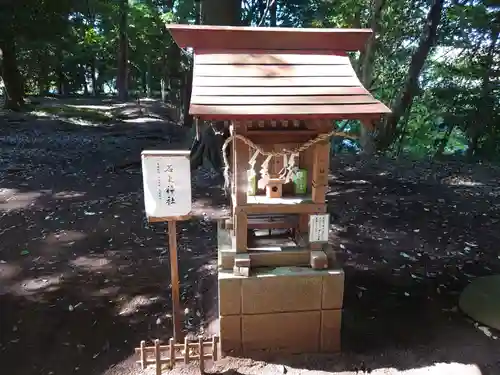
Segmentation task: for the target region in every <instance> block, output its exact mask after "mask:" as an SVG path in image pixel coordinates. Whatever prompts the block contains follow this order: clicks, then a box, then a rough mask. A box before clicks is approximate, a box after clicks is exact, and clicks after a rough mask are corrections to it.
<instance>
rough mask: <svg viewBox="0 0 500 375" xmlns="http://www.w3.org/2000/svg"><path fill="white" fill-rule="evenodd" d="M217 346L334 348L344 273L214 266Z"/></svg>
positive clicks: (236, 349)
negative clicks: (237, 271)
mask: <svg viewBox="0 0 500 375" xmlns="http://www.w3.org/2000/svg"><path fill="white" fill-rule="evenodd" d="M218 286H219V317H220V321H219V322H220V340H221V341H220V342H221V349H222V351H223V352H225V353H226V354H235V353H238V354H240V353H242V354H244V353H251V352H255V351H268V352H286V353H304V352H306V353H307V352H309V353H314V352H336V351H339V350H340V331H341V322H342V300H343V291H344V272H343V271H342V270H341V269H333V270H332V269H330V270H313V269H311V268H309V267H278V268H274V269H257V270H255V272H253V273H252V275H251V276H250V277H240V276H234V275H233V273H232V272H231V271H224V270H220V271H219V284H218Z"/></svg>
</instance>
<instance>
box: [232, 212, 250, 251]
mask: <svg viewBox="0 0 500 375" xmlns="http://www.w3.org/2000/svg"><path fill="white" fill-rule="evenodd" d="M234 224H235V225H234V231H235V236H236V251H237V252H238V253H243V252H246V251H247V248H248V219H247V214H246V213H245V212H243V211H242V212H238V213H236V214H235V215H234Z"/></svg>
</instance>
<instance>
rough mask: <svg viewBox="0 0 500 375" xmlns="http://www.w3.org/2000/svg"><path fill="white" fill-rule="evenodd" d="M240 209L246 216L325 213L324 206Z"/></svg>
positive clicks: (258, 206) (252, 205)
mask: <svg viewBox="0 0 500 375" xmlns="http://www.w3.org/2000/svg"><path fill="white" fill-rule="evenodd" d="M241 209H242V210H244V211H245V212H246V213H247V214H271V213H275V214H302V213H304V214H305V213H309V214H313V213H324V212H326V204H315V203H301V204H251V205H246V206H241Z"/></svg>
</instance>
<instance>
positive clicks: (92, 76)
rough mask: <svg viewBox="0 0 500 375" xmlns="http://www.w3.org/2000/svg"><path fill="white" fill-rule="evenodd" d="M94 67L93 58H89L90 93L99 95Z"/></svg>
mask: <svg viewBox="0 0 500 375" xmlns="http://www.w3.org/2000/svg"><path fill="white" fill-rule="evenodd" d="M95 75H96V69H95V58H92V59H91V60H90V80H91V82H92V95H94V96H98V95H99V88H98V87H97V78H96V76H95Z"/></svg>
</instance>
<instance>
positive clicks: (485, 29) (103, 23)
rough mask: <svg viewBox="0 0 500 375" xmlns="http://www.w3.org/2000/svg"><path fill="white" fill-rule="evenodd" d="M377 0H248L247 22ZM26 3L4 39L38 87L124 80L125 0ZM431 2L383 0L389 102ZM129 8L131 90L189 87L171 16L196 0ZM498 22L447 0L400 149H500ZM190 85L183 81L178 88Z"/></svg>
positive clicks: (358, 8)
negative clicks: (120, 71) (120, 70)
mask: <svg viewBox="0 0 500 375" xmlns="http://www.w3.org/2000/svg"><path fill="white" fill-rule="evenodd" d="M375 3H376V2H375V0H329V1H325V0H275V1H267V0H244V1H243V3H242V5H243V6H242V9H243V11H242V19H243V23H244V24H249V25H257V24H261V25H262V26H266V25H271V23H272V22H274V21H272V20H271V18H272V17H271V15H270V12H269V11H266V6H268V5H269V4H273V5H275V6H276V12H275V13H276V14H275V19H276V24H277V25H278V26H290V27H359V28H365V27H371V24H372V21H373V20H372V18H373V14H374V6H375ZM3 4H5V5H3ZM23 4H24V6H23V7H19V6H14V2H13V1H12V2H11V3H9V2H8V1H7V2H6V1H4V2H3V3H2V5H0V48H1V45H2V44H1V43H2V38H4V39H5V38H6V37H10V38H14V39H15V44H16V47H17V56H16V57H17V64H18V67H19V71H20V72H21V75H22V77H23V82H24V84H25V86H26V90H27V91H28V92H32V93H45V92H46V91H49V90H51V91H56V90H59V91H62V92H64V93H66V94H67V93H78V92H79V93H82V92H83V93H86V92H88V93H89V94H100V93H103V92H104V91H109V90H110V89H111V90H113V89H114V87H115V79H116V75H117V55H118V32H119V30H118V24H119V20H120V6H119V1H117V0H78V1H77V0H58V1H51V0H25V1H24V3H23ZM428 10H429V2H428V1H424V0H391V1H389V0H385V1H384V2H383V5H382V10H381V14H380V19H379V20H377V22H378V24H379V30H378V32H377V36H376V41H375V44H374V51H375V52H374V56H373V57H374V58H373V74H372V76H373V81H372V82H371V83H370V84H369V86H370V87H368V88H369V89H370V90H371V91H372V93H373V94H374V96H375V97H377V98H379V99H380V100H382V101H383V102H384V103H386V104H387V105H389V106H391V105H392V104H393V103H394V101H395V99H396V98H397V95H398V93H399V92H400V90H401V88H402V87H403V85H404V83H405V81H406V80H407V78H408V77H407V74H408V67H409V65H410V61H411V59H412V56H413V54H414V52H415V50H416V49H417V46H418V44H419V43H420V39H421V35H422V31H423V30H424V26H425V22H426V15H427V12H428ZM127 16H128V18H127V23H128V27H127V34H128V45H129V48H128V62H129V78H130V85H129V86H130V89H131V90H133V91H136V92H144V93H146V91H151V90H152V91H153V92H158V91H159V90H160V81H162V80H163V81H165V79H167V84H166V85H167V87H169V88H170V90H171V91H172V93H174V92H177V91H179V84H178V82H183V81H184V80H185V79H186V78H185V77H184V74H185V72H186V71H187V68H186V67H187V61H188V60H187V59H186V56H185V54H183V53H181V52H179V50H178V49H177V48H175V46H174V45H173V44H172V39H171V38H170V36H169V34H168V32H166V30H165V28H164V24H166V23H193V22H194V20H195V18H196V8H195V1H194V0H129V8H128V15H127ZM499 30H500V10H499V8H498V5H495V2H494V1H492V0H489V1H486V0H483V1H476V0H474V1H472V0H459V1H445V9H444V12H443V17H442V20H441V23H440V25H439V30H438V36H439V40H438V43H437V46H436V48H434V49H433V50H431V53H430V55H429V56H428V58H427V60H426V62H425V65H424V68H423V70H422V72H421V73H420V76H419V77H418V82H419V89H418V92H417V95H416V96H415V97H414V100H413V103H412V105H411V107H410V108H409V113H407V115H405V116H403V118H402V119H401V120H400V122H399V124H398V129H397V132H396V136H395V139H394V141H393V144H392V147H391V148H390V150H389V152H392V153H401V152H403V153H409V154H412V155H414V156H417V157H424V156H426V157H428V156H431V157H433V156H438V157H439V156H440V154H441V153H444V154H449V153H463V152H464V151H465V150H467V147H469V154H471V155H474V156H476V157H479V158H482V159H489V160H494V159H499V158H500V99H499V98H500V82H499V80H500V56H499V55H500V54H499V52H498V51H500V40H499V37H498V33H499ZM2 35H3V36H2ZM362 58H363V54H361V55H360V54H359V53H356V54H353V55H352V61H353V66H354V67H355V68H356V69H358V68H359V67H360V66H361V62H362ZM181 86H182V84H181ZM94 90H95V92H94ZM179 96H180V93H178V92H177V93H176V94H175V95H173V96H172V95H170V98H172V97H179ZM343 126H345V129H346V130H347V131H352V132H357V131H359V128H360V125H359V123H357V122H348V123H345V124H343ZM337 143H338V142H337ZM339 147H340V146H339ZM340 148H341V147H340Z"/></svg>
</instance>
